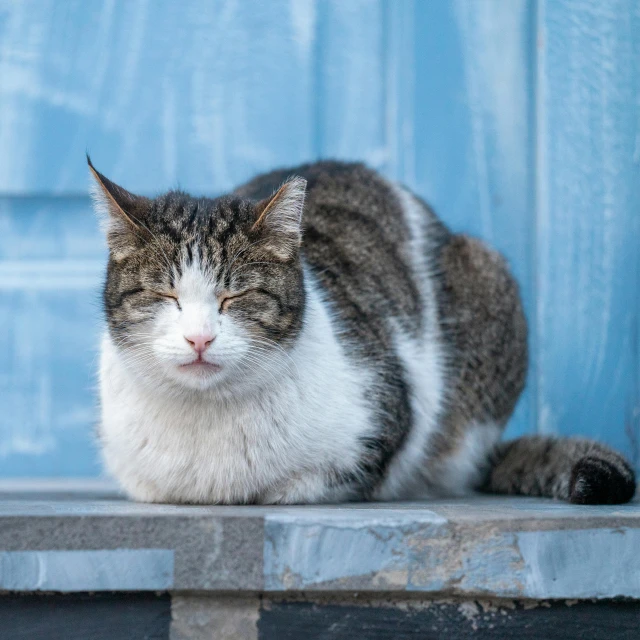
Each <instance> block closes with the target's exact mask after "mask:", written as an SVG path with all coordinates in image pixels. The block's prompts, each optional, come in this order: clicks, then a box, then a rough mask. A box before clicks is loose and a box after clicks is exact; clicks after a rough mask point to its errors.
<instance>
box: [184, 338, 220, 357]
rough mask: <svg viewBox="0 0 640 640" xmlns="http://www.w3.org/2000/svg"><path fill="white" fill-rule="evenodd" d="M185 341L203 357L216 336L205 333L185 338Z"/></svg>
mask: <svg viewBox="0 0 640 640" xmlns="http://www.w3.org/2000/svg"><path fill="white" fill-rule="evenodd" d="M184 339H185V340H186V341H187V342H188V343H189V344H190V345H191V347H192V348H193V350H194V351H195V352H196V353H197V354H198V355H199V356H201V355H202V354H203V353H204V352H205V351H206V350H207V349H208V348H209V345H210V344H211V343H212V342H213V341H214V340H215V336H212V335H210V334H208V333H203V334H201V335H191V336H185V337H184Z"/></svg>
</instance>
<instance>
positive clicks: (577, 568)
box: [517, 528, 640, 598]
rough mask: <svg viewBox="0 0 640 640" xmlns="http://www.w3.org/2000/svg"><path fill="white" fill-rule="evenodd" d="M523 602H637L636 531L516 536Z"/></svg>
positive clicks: (639, 542)
mask: <svg viewBox="0 0 640 640" xmlns="http://www.w3.org/2000/svg"><path fill="white" fill-rule="evenodd" d="M517 544H518V549H519V551H520V554H521V555H522V561H523V563H524V568H523V570H522V572H521V579H522V582H523V584H522V591H521V594H522V595H523V596H525V597H527V598H615V597H616V596H625V597H628V598H640V555H639V554H638V549H640V530H639V529H628V528H620V529H585V530H582V531H525V532H520V533H518V534H517Z"/></svg>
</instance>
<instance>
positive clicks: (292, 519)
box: [264, 509, 446, 591]
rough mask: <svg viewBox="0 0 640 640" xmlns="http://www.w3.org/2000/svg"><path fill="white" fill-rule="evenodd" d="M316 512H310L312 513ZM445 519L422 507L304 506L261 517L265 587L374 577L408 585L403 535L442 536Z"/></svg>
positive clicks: (387, 583) (383, 583)
mask: <svg viewBox="0 0 640 640" xmlns="http://www.w3.org/2000/svg"><path fill="white" fill-rule="evenodd" d="M314 512H315V513H314ZM445 524H446V520H445V519H444V518H443V517H442V516H439V515H438V514H436V513H434V512H432V511H428V510H426V509H425V510H421V511H419V512H417V513H416V512H412V513H411V517H410V518H408V517H407V515H406V512H404V511H402V510H400V509H398V510H392V509H385V510H376V509H357V510H353V511H346V510H345V511H340V512H338V513H336V512H323V511H322V510H313V509H311V510H304V511H300V512H299V513H298V514H292V515H289V516H287V515H281V514H278V515H274V516H271V515H268V516H267V517H266V518H265V541H264V578H265V587H266V588H267V589H268V590H272V591H278V590H283V589H305V588H309V587H313V586H317V585H322V584H324V583H328V582H333V581H340V580H343V579H353V578H356V577H358V576H370V575H372V574H378V575H379V581H378V586H379V588H380V590H384V589H385V587H386V586H390V585H392V584H394V585H396V586H397V584H398V583H401V584H407V582H408V580H409V576H408V571H409V568H410V566H411V561H410V556H411V554H412V550H411V548H410V547H409V546H408V545H407V543H406V539H407V537H411V536H414V537H419V538H422V537H426V538H431V537H434V536H438V535H442V534H443V533H444V532H445V529H444V526H445Z"/></svg>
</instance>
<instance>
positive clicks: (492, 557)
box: [264, 506, 640, 598]
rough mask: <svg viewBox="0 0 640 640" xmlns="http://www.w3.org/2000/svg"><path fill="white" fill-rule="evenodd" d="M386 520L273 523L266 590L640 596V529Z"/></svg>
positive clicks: (427, 516) (268, 525)
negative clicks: (507, 527) (525, 528)
mask: <svg viewBox="0 0 640 640" xmlns="http://www.w3.org/2000/svg"><path fill="white" fill-rule="evenodd" d="M566 512H567V507H566V506H565V515H566ZM387 513H388V512H386V511H381V512H378V513H377V514H375V515H373V516H371V515H370V514H362V513H361V512H360V511H359V510H358V511H354V512H353V513H352V514H349V515H346V514H340V515H339V516H337V515H333V514H326V513H325V514H322V513H321V512H319V513H318V515H317V516H313V515H312V514H310V513H304V512H303V513H300V515H298V516H295V515H292V516H290V517H283V516H281V515H278V516H268V517H267V518H266V521H265V546H264V575H265V588H266V589H267V590H273V591H281V590H296V589H303V590H304V589H307V590H314V589H331V588H336V589H349V588H351V589H355V590H368V591H371V590H379V591H384V590H387V589H389V590H401V591H420V592H425V593H439V592H445V593H446V592H449V593H459V594H475V595H478V594H483V593H485V594H488V595H492V596H499V597H509V598H590V597H597V598H613V597H616V596H626V597H635V598H637V597H640V556H638V554H637V549H638V548H639V547H640V529H633V528H626V527H623V528H615V529H614V528H603V529H584V530H564V529H562V530H554V531H513V532H510V531H504V530H503V531H496V530H494V529H493V528H491V527H489V528H487V529H483V527H482V526H481V525H474V526H472V527H471V529H466V528H465V527H462V528H459V527H452V526H451V525H450V523H448V522H447V520H446V519H444V518H442V517H441V516H439V515H438V514H435V513H433V512H429V511H425V512H424V513H422V512H420V511H413V512H411V513H407V512H404V513H402V512H398V513H394V514H389V517H387V516H386V514H387Z"/></svg>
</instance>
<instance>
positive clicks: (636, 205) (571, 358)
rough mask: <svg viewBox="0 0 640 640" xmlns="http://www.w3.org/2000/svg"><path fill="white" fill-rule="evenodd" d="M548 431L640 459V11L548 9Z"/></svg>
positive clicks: (543, 49)
mask: <svg viewBox="0 0 640 640" xmlns="http://www.w3.org/2000/svg"><path fill="white" fill-rule="evenodd" d="M538 28H539V33H538V43H539V45H538V56H539V59H538V76H537V86H538V95H537V103H538V104H537V112H538V145H537V150H538V151H537V176H538V184H537V212H538V219H537V251H536V268H537V281H538V291H537V296H538V304H537V318H536V323H537V332H538V348H539V353H538V371H537V375H538V393H539V395H538V403H539V412H538V413H539V428H540V431H542V432H545V433H559V434H576V433H581V434H586V435H590V436H594V437H596V438H599V439H602V440H605V441H607V442H609V443H611V444H612V445H614V446H616V447H619V448H620V449H622V450H623V451H624V452H625V453H626V454H628V455H630V456H632V457H633V459H634V461H635V462H636V464H638V462H639V461H640V457H639V456H640V443H639V438H640V399H639V391H640V389H639V377H638V363H639V361H640V360H639V356H640V354H639V353H638V335H639V331H638V330H639V326H638V300H639V299H638V291H640V281H639V274H640V271H639V267H640V263H639V252H638V249H639V246H638V241H639V239H640V234H639V231H640V228H639V218H638V213H639V212H640V167H639V165H638V158H639V153H640V151H639V147H638V141H639V140H640V137H639V136H640V128H639V120H638V114H639V112H638V105H639V104H640V5H639V4H638V2H636V1H635V0H615V1H614V0H608V1H607V2H601V1H600V0H562V1H558V0H541V1H540V2H539V14H538Z"/></svg>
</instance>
